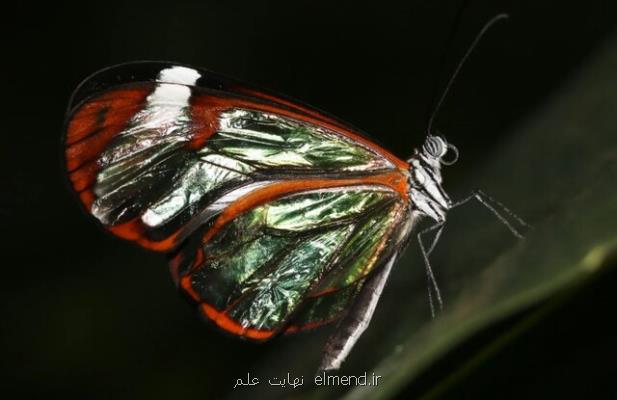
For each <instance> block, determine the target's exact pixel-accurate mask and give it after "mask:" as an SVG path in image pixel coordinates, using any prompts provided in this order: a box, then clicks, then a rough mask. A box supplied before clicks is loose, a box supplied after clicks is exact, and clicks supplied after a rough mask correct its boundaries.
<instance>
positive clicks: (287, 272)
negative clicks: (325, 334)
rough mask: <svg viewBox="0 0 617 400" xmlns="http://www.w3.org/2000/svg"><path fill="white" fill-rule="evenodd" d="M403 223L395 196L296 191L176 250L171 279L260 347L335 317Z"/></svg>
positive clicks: (378, 190) (393, 243)
mask: <svg viewBox="0 0 617 400" xmlns="http://www.w3.org/2000/svg"><path fill="white" fill-rule="evenodd" d="M219 218H223V216H220V217H219ZM406 218H407V208H406V206H405V203H404V202H402V201H401V199H400V197H399V195H398V193H396V192H395V191H393V190H390V189H386V188H383V187H378V186H356V187H354V186H352V187H341V188H336V189H330V190H323V189H321V190H312V191H306V192H301V193H295V194H293V195H289V196H283V197H281V198H277V199H275V200H273V201H269V202H266V203H263V204H261V205H259V206H255V207H250V208H249V210H248V211H246V212H243V213H238V214H237V215H234V216H232V218H230V219H228V220H227V222H226V223H225V224H218V223H217V222H216V221H215V222H214V223H213V224H212V225H211V226H210V227H209V228H208V229H206V230H205V231H204V232H203V234H202V236H201V238H202V239H201V240H197V241H194V242H193V243H191V244H187V245H186V246H185V247H184V248H182V249H181V250H180V252H179V253H178V254H177V255H176V257H175V258H174V260H173V262H172V273H173V275H174V277H175V279H176V280H177V282H178V284H179V286H180V287H181V288H182V290H183V291H184V292H185V293H186V294H187V295H188V296H189V297H190V298H191V299H192V300H193V301H195V302H196V303H198V304H199V307H200V310H201V311H202V313H203V314H204V315H205V316H206V317H207V318H208V319H210V320H212V321H213V322H214V323H215V324H216V325H218V326H219V327H220V328H222V329H224V330H226V331H228V332H231V333H233V334H236V335H240V336H244V337H247V338H250V339H255V340H264V339H268V338H270V337H272V336H273V335H275V334H276V333H278V332H281V331H283V330H286V331H287V332H295V331H298V330H303V329H308V328H312V327H315V326H319V325H322V324H324V323H328V322H330V321H332V320H334V319H337V318H338V317H339V316H340V314H341V313H342V312H343V311H344V309H345V308H346V307H347V306H348V305H349V304H350V302H352V301H353V299H354V297H355V295H356V293H357V292H358V290H359V289H360V288H361V286H362V283H363V279H364V278H365V277H366V276H368V275H369V274H370V273H371V272H372V271H373V270H374V269H375V268H377V267H379V266H380V265H381V263H382V262H383V260H385V259H386V258H387V257H388V256H389V255H391V254H392V252H393V251H395V249H396V248H397V247H398V246H400V244H401V243H402V242H403V241H404V238H405V237H406V235H407V231H406V230H405V229H403V228H404V225H405V224H404V223H403V222H404V221H406ZM367 235H371V236H372V237H371V238H370V240H367V239H366V237H367ZM325 282H327V283H325Z"/></svg>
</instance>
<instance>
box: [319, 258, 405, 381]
mask: <svg viewBox="0 0 617 400" xmlns="http://www.w3.org/2000/svg"><path fill="white" fill-rule="evenodd" d="M396 258H397V254H394V255H393V256H392V257H391V258H390V260H388V262H387V263H386V265H384V266H383V268H381V270H380V271H378V272H377V273H376V274H375V275H374V276H371V277H369V278H368V279H367V281H366V283H365V284H364V286H363V287H362V289H361V291H360V293H359V294H358V297H357V298H356V300H355V301H354V303H353V305H352V306H351V308H350V309H349V311H348V313H347V314H346V315H345V316H344V317H343V319H342V320H341V321H340V322H339V324H338V326H337V327H336V330H335V331H334V333H332V335H331V336H330V337H329V338H328V341H327V342H326V347H325V351H324V356H323V358H322V360H321V365H320V367H319V370H320V371H328V370H336V369H339V368H340V366H341V364H342V363H343V361H345V358H347V355H348V354H349V353H350V352H351V349H352V348H353V346H354V345H355V344H356V342H357V341H358V339H359V338H360V336H361V335H362V333H363V332H364V331H365V330H366V328H367V327H368V325H369V323H370V322H371V318H372V317H373V313H374V312H375V307H377V302H378V301H379V297H380V296H381V293H382V292H383V288H384V286H385V284H386V281H387V280H388V276H389V275H390V271H391V270H392V265H394V261H396Z"/></svg>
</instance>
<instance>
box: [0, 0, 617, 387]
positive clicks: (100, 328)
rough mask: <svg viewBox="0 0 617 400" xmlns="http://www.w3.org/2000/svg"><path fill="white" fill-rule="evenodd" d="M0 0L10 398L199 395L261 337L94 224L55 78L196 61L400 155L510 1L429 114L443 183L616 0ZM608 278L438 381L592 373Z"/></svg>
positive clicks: (599, 361)
mask: <svg viewBox="0 0 617 400" xmlns="http://www.w3.org/2000/svg"><path fill="white" fill-rule="evenodd" d="M24 3H25V2H24ZM465 4H466V5H465ZM12 7H15V9H9V8H7V9H5V10H4V11H5V12H4V15H3V24H2V29H3V30H4V32H3V39H4V40H5V42H6V43H5V45H4V46H3V56H4V57H3V59H4V61H3V67H4V69H5V72H4V73H3V89H4V90H3V95H4V96H3V97H4V100H5V102H6V105H5V106H4V110H5V112H4V117H5V118H4V121H3V125H4V129H3V130H2V145H1V146H0V151H1V159H0V163H1V169H0V179H1V182H2V189H1V190H2V197H1V198H0V216H1V218H2V221H3V223H2V225H3V229H2V231H3V233H2V240H1V243H2V244H1V245H0V246H1V247H0V248H1V249H2V253H3V255H4V261H3V263H2V265H3V270H2V271H3V273H2V279H1V283H0V285H1V290H2V297H3V301H2V304H1V305H0V307H2V330H1V333H0V351H1V353H0V360H1V362H2V364H3V371H2V377H3V380H6V383H7V388H8V390H11V391H15V393H16V394H17V395H18V396H19V398H26V397H43V396H51V395H62V396H65V397H66V398H72V397H78V396H80V397H83V396H85V397H86V398H98V397H102V398H118V397H126V398H142V397H148V398H180V397H183V398H201V399H203V398H208V399H209V398H218V397H222V396H224V395H225V393H227V392H229V391H230V389H231V387H232V386H233V382H234V381H235V379H236V378H237V377H239V376H241V375H243V374H245V372H246V365H247V363H254V362H255V360H258V359H259V358H260V357H264V356H266V355H267V354H268V352H269V351H270V350H269V349H270V348H271V346H276V343H271V344H268V345H263V346H256V345H251V344H249V343H243V342H238V341H236V340H234V339H232V338H228V337H225V336H223V335H221V334H219V333H218V332H216V331H214V330H212V329H209V328H208V327H206V326H205V325H204V324H202V322H201V321H199V319H198V318H196V317H195V315H194V313H193V311H192V310H191V308H190V307H189V306H188V305H187V304H185V302H184V300H183V299H182V298H181V297H180V296H177V295H176V294H175V293H174V288H173V284H172V282H171V279H170V277H169V276H168V272H167V266H166V260H165V257H163V256H162V255H159V254H151V253H148V252H146V251H143V250H141V249H138V248H136V247H134V246H132V245H130V244H128V243H124V242H122V241H120V240H117V239H115V238H112V237H111V236H109V235H106V234H104V233H103V232H102V231H100V230H99V229H98V228H97V227H96V225H95V224H94V223H93V221H92V220H91V219H89V218H87V216H85V215H84V214H82V212H81V210H80V208H79V207H78V204H77V202H76V201H75V200H74V198H72V196H71V194H70V192H69V190H68V187H67V185H66V182H65V180H64V176H63V174H62V168H61V163H60V137H61V133H62V122H63V116H64V111H65V108H66V105H67V101H68V97H69V95H70V93H71V91H72V90H73V89H74V87H75V86H76V85H77V84H78V83H79V82H80V80H81V79H83V78H84V77H85V76H87V75H89V74H90V73H92V72H94V71H95V70H97V69H99V68H102V67H105V66H108V65H111V64H115V63H120V62H124V61H131V60H140V59H163V60H174V61H178V62H183V63H189V64H194V65H197V66H203V67H206V68H209V69H212V70H214V71H217V72H220V73H223V74H226V75H230V76H233V77H236V78H238V79H240V80H243V81H247V82H251V83H254V84H256V85H259V86H263V87H267V88H271V89H274V90H275V91H278V92H281V93H285V94H288V95H290V96H292V97H295V98H298V99H302V100H303V101H305V102H307V103H309V104H313V105H315V106H317V107H319V108H321V109H324V110H327V111H328V112H330V113H332V114H334V115H337V116H339V117H341V118H343V119H345V120H348V121H350V122H351V123H353V124H354V125H356V126H359V127H361V128H362V129H364V130H366V131H367V132H369V133H370V134H371V135H372V136H373V137H374V138H375V139H376V140H377V141H379V142H381V143H382V144H383V145H384V146H385V147H387V148H389V149H391V150H392V151H393V152H394V153H396V154H398V155H399V156H401V157H406V156H408V155H409V154H411V152H412V149H413V148H414V147H415V146H418V145H419V144H421V142H422V140H423V136H424V134H423V132H424V130H425V128H426V121H427V117H428V114H429V112H430V110H431V108H432V104H433V103H434V100H435V97H436V96H437V95H438V94H439V93H440V89H439V88H442V87H443V86H444V84H445V83H446V81H447V80H448V78H449V76H450V74H451V72H452V71H453V70H454V68H455V66H456V63H457V62H458V60H459V59H460V57H461V56H462V54H463V53H464V52H465V50H466V49H467V46H468V44H469V43H470V42H471V41H472V40H473V38H474V36H475V35H476V34H477V32H478V31H479V30H480V29H481V27H482V25H483V24H484V23H485V22H486V21H487V20H488V19H489V18H490V17H492V16H494V15H496V14H498V13H500V12H508V13H509V14H510V15H511V18H510V20H509V21H507V22H506V23H502V24H500V25H498V26H496V27H495V28H494V29H493V30H492V31H491V32H490V33H489V34H488V35H487V36H486V38H485V39H483V40H482V42H481V44H480V45H479V46H478V48H477V49H476V50H475V52H474V55H473V56H472V58H471V59H470V61H469V62H468V63H467V65H465V68H464V69H463V72H462V74H461V76H460V78H459V79H458V81H457V82H456V84H455V86H454V89H453V91H452V93H451V95H450V96H449V98H448V101H447V103H446V104H445V106H444V108H443V110H442V112H441V114H440V116H439V119H438V122H437V124H436V127H437V128H438V129H439V130H440V131H442V132H443V133H444V134H445V135H446V137H447V138H448V139H449V140H450V141H451V142H453V143H456V144H457V146H458V147H459V149H460V151H461V160H460V162H459V163H458V164H457V165H456V168H450V169H449V170H448V171H447V173H446V176H445V179H446V184H445V186H446V190H447V187H448V183H447V182H448V181H456V180H458V179H461V180H464V179H465V174H466V173H467V171H469V169H470V168H471V167H472V166H473V165H474V163H476V162H477V160H479V159H482V157H483V155H485V154H488V153H490V152H491V149H493V148H494V147H495V146H497V145H498V144H499V143H500V142H502V141H504V140H506V139H507V137H506V135H505V134H504V132H508V131H509V129H510V128H512V127H514V126H516V124H517V123H520V122H521V121H522V120H524V118H525V117H527V116H529V115H531V114H532V113H533V112H534V110H536V109H537V108H538V107H539V106H541V105H542V104H544V103H545V102H546V101H547V99H549V98H550V96H551V94H552V93H554V92H555V91H556V90H557V89H558V88H559V87H561V86H562V85H563V84H564V83H566V82H567V81H568V79H569V78H570V77H571V76H573V75H574V74H575V73H576V71H577V69H578V68H579V67H580V66H582V65H584V63H585V60H586V58H587V57H588V56H589V55H590V54H591V53H592V52H593V50H594V49H595V48H597V47H598V46H599V45H601V43H602V42H603V40H605V38H607V37H608V36H609V34H610V33H611V32H612V31H613V30H614V28H615V27H616V25H617V18H616V16H617V3H616V2H614V1H600V0H588V1H585V2H564V1H556V0H555V1H553V0H550V1H549V0H546V1H533V0H525V1H516V0H512V1H494V0H476V1H468V2H461V1H431V0H424V1H420V0H418V1H407V2H401V3H400V4H397V3H390V2H384V1H381V2H371V3H370V5H364V4H361V3H359V2H354V1H338V2H327V3H326V2H314V1H294V2H283V1H281V2H275V1H259V2H238V1H227V2H223V1H220V2H214V1H201V2H190V3H189V2H171V1H170V2H165V3H155V2H141V3H137V2H136V3H130V4H122V3H111V2H80V3H79V4H58V3H54V4H53V5H49V4H47V5H41V6H40V5H35V4H32V3H27V4H23V5H19V4H17V5H13V6H12ZM461 7H463V8H461ZM459 13H460V15H461V18H460V26H459V28H458V29H457V30H456V31H455V32H454V33H453V29H454V25H455V20H456V19H457V15H459ZM450 37H453V40H452V41H451V42H449V39H448V38H450ZM448 43H450V44H449V45H448ZM455 197H456V196H455ZM615 280H616V278H615V273H614V272H613V273H608V274H606V276H605V279H603V280H602V281H597V282H595V283H593V284H592V285H593V286H591V289H585V290H584V291H583V292H581V293H580V294H579V295H577V296H575V297H574V298H573V299H572V300H571V301H570V302H569V303H568V305H566V306H564V308H562V309H560V310H558V311H557V312H556V313H554V314H553V315H552V316H550V317H549V318H547V319H545V320H544V321H543V322H542V323H540V325H538V326H536V327H535V328H534V329H533V330H532V331H530V332H528V333H526V334H524V335H523V336H521V337H520V338H518V339H517V340H516V341H515V342H514V343H513V344H512V346H511V347H510V348H508V349H506V350H505V351H504V352H502V353H500V354H499V355H498V356H496V357H493V358H491V359H490V360H488V361H487V362H486V363H485V364H483V366H481V367H480V368H479V369H477V370H476V371H475V372H473V373H472V374H471V375H470V376H469V377H468V378H467V379H466V380H464V381H462V382H461V383H459V384H458V385H457V386H455V387H454V388H453V389H452V390H451V392H448V393H447V394H446V396H450V397H453V398H536V397H541V396H543V397H546V396H551V395H560V396H561V397H565V396H568V395H577V396H578V395H580V396H582V395H584V394H589V395H591V394H592V393H595V394H597V393H598V392H600V391H601V392H605V391H607V390H609V389H610V381H611V379H614V377H613V374H614V371H615V368H614V365H613V364H612V360H613V359H614V356H615V355H616V353H617V352H616V351H615V350H616V345H615V344H614V343H613V342H614V340H613V339H614V338H615V337H616V334H617V330H616V329H615V328H614V327H613V326H612V324H610V323H608V322H607V320H609V319H613V318H612V317H611V315H613V314H614V310H612V307H611V306H610V303H611V301H614V300H613V299H612V298H611V296H610V293H611V289H612V288H614V287H615ZM516 318H518V317H513V318H512V319H511V320H512V321H515V320H516ZM512 321H505V322H504V323H502V324H501V325H500V326H497V327H494V328H492V330H489V331H488V332H484V333H482V334H479V335H478V337H476V338H474V339H472V340H471V341H469V343H467V344H466V346H464V347H463V349H462V350H459V351H458V352H455V353H453V354H451V355H449V356H448V357H449V358H448V357H446V359H445V360H443V361H442V362H440V363H438V364H437V365H436V366H435V367H434V368H433V369H431V370H430V371H429V372H428V373H427V374H425V375H423V376H422V377H421V379H420V381H419V382H417V383H415V384H414V386H412V387H410V388H409V389H408V390H409V392H408V394H409V395H413V396H415V395H419V394H421V393H422V392H423V391H424V390H426V389H427V388H429V387H430V386H431V385H432V384H434V383H435V382H436V381H439V380H440V379H441V377H443V376H444V375H445V374H447V373H448V371H449V369H450V368H451V365H452V364H453V363H457V362H460V361H461V360H463V359H465V357H467V356H468V355H470V354H472V353H473V351H474V349H475V348H476V347H477V346H478V343H479V342H482V341H483V340H485V339H487V338H490V336H491V335H492V333H493V332H495V331H500V330H502V329H507V327H508V324H509V323H511V322H512ZM574 338H577V340H576V343H577V344H574V345H573V344H572V342H573V339H574ZM580 343H585V345H584V346H583V345H580ZM611 371H612V372H611Z"/></svg>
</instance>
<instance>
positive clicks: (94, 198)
mask: <svg viewBox="0 0 617 400" xmlns="http://www.w3.org/2000/svg"><path fill="white" fill-rule="evenodd" d="M146 66H147V68H146V71H145V72H144V71H143V70H141V69H139V70H136V71H134V72H133V73H130V71H131V68H132V67H131V66H119V67H114V68H110V69H107V70H104V71H102V72H100V73H98V74H95V75H94V76H93V77H91V78H90V79H89V80H87V81H86V82H84V84H82V85H81V86H80V88H79V89H78V90H77V92H76V94H75V95H74V98H73V100H72V105H71V110H70V111H69V115H68V118H67V123H66V134H65V143H66V147H65V156H66V157H65V158H66V168H67V171H68V176H69V179H70V181H71V184H72V186H73V188H74V190H75V192H76V193H77V194H78V196H79V198H80V199H81V201H82V203H83V204H84V206H85V208H86V210H87V211H88V212H90V213H91V214H92V215H94V216H95V217H96V218H97V219H98V220H99V221H100V222H101V223H102V224H103V225H104V226H105V227H106V228H107V229H109V230H110V231H111V232H113V233H114V234H116V235H118V236H120V237H122V238H125V239H128V240H133V241H135V242H137V243H139V244H140V245H142V246H144V247H147V248H150V249H154V250H161V251H169V250H171V249H173V248H175V247H177V246H178V245H179V244H180V243H181V242H182V241H183V240H184V239H186V238H187V237H188V236H190V235H191V233H192V232H194V231H195V230H196V229H198V228H199V227H200V226H202V225H204V224H207V223H208V221H209V220H210V219H212V218H213V217H214V216H215V215H217V214H218V212H219V211H220V210H221V209H222V208H224V205H225V204H226V203H225V201H229V199H227V200H225V201H223V200H221V199H224V198H225V196H226V195H228V196H231V197H230V198H236V197H238V196H239V195H240V194H242V193H246V192H249V191H250V190H253V189H254V188H257V187H259V186H260V185H262V184H268V183H270V182H273V181H279V180H290V179H293V180H299V179H315V178H317V177H324V176H332V175H334V174H336V176H337V177H340V178H345V177H349V178H351V177H356V178H357V177H359V176H364V175H372V174H378V173H384V172H387V171H396V170H397V168H396V167H397V165H398V164H400V163H401V161H400V160H398V159H396V158H394V157H392V156H391V155H389V153H387V152H385V151H384V150H383V149H380V148H379V147H378V146H376V145H374V144H371V143H370V142H368V141H367V140H366V139H363V138H361V137H360V136H357V135H356V134H355V133H354V132H351V131H348V130H345V128H344V127H342V125H341V124H340V123H339V122H337V121H334V120H332V119H331V118H330V117H325V116H320V115H319V114H318V113H317V112H316V111H315V110H312V109H307V108H305V107H303V106H295V105H294V104H293V103H289V102H288V101H287V100H283V99H280V98H276V97H273V96H271V95H269V94H265V93H260V92H257V91H255V90H253V89H249V88H244V87H242V86H240V85H239V84H235V83H233V84H232V83H231V82H230V81H223V80H221V79H222V78H219V80H217V79H215V78H216V76H214V75H212V74H211V73H207V72H206V71H203V70H197V69H193V68H188V67H184V66H177V65H172V64H161V63H159V64H157V63H154V64H152V63H150V64H147V65H146ZM141 68H142V69H143V68H144V65H141ZM153 74H154V75H153ZM147 76H154V77H152V78H151V79H147ZM221 88H227V89H228V91H221V90H220V89H221ZM232 194H233V195H232Z"/></svg>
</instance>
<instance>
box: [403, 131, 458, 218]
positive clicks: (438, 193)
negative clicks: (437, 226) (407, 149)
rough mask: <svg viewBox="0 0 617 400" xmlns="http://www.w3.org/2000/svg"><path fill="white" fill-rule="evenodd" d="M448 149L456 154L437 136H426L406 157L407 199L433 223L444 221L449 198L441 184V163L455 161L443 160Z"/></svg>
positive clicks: (450, 202)
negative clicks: (407, 175)
mask: <svg viewBox="0 0 617 400" xmlns="http://www.w3.org/2000/svg"><path fill="white" fill-rule="evenodd" d="M449 149H452V150H453V151H454V152H455V156H456V155H457V153H456V148H455V147H454V146H452V145H451V144H449V143H447V142H446V141H445V140H444V139H443V138H441V137H439V136H432V135H429V136H428V137H427V138H426V141H425V142H424V144H423V145H422V149H421V150H418V149H416V150H415V151H414V154H413V155H412V156H411V157H410V158H409V160H408V162H409V164H410V168H409V198H410V200H411V207H412V208H413V209H414V210H416V211H417V212H419V213H420V214H421V215H423V216H426V217H429V218H431V219H433V220H435V221H436V222H443V221H445V219H446V213H447V211H448V210H449V209H450V207H451V206H452V201H451V200H450V198H449V197H448V195H447V194H446V192H445V191H444V190H443V187H442V186H441V183H442V177H441V165H442V164H444V165H449V164H452V163H453V162H454V161H456V160H454V161H445V160H444V156H445V155H446V153H447V152H448V150H449Z"/></svg>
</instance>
